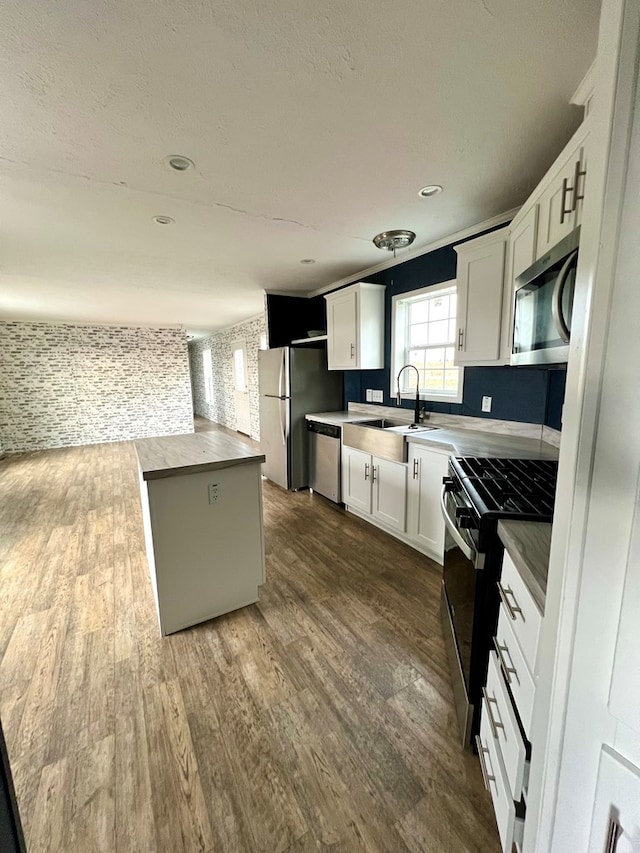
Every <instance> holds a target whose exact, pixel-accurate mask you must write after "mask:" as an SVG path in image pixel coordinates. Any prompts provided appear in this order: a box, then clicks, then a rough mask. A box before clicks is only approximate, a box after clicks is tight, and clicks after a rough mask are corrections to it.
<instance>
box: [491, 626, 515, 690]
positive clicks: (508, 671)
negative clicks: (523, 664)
mask: <svg viewBox="0 0 640 853" xmlns="http://www.w3.org/2000/svg"><path fill="white" fill-rule="evenodd" d="M493 644H494V646H495V647H496V652H497V653H498V659H499V661H500V666H501V667H502V671H503V672H504V677H505V678H506V679H507V684H512V683H513V681H512V678H511V676H512V675H515V677H516V681H517V682H518V684H520V679H519V678H518V670H517V669H516V668H515V667H514V666H507V661H506V660H505V657H504V654H503V652H505V653H506V654H508V655H509V646H507V644H506V643H505V644H504V646H501V645H500V643H499V642H498V638H497V637H494V638H493ZM509 659H511V655H509ZM511 662H512V663H513V661H511Z"/></svg>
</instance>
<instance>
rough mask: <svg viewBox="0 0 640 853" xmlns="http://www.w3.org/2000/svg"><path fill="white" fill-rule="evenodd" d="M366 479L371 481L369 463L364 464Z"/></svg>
mask: <svg viewBox="0 0 640 853" xmlns="http://www.w3.org/2000/svg"><path fill="white" fill-rule="evenodd" d="M364 478H365V480H368V479H369V463H368V462H365V463H364Z"/></svg>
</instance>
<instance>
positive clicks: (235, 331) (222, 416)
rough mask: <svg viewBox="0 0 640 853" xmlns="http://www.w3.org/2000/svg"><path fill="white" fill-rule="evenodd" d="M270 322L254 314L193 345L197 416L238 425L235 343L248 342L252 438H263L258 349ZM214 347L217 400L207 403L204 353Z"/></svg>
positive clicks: (212, 349)
mask: <svg viewBox="0 0 640 853" xmlns="http://www.w3.org/2000/svg"><path fill="white" fill-rule="evenodd" d="M266 331H267V328H266V322H265V318H264V316H263V315H260V316H259V317H253V318H252V319H251V320H247V321H246V322H244V323H239V324H238V325H237V326H232V327H231V328H229V329H225V330H224V331H222V332H217V333H216V334H214V335H211V337H209V338H203V339H201V340H199V341H194V342H193V343H191V344H189V357H190V360H191V382H192V388H193V403H194V411H195V413H196V414H197V415H202V417H204V418H209V420H211V421H215V422H216V423H219V424H222V425H223V426H226V427H229V429H235V428H236V407H235V400H234V382H233V358H232V355H231V346H232V344H233V343H235V342H236V341H245V342H246V345H247V370H248V375H249V381H248V386H249V408H250V413H251V438H254V439H255V440H256V441H259V440H260V399H259V390H258V350H259V349H260V346H261V342H262V340H263V338H264V336H265V335H266ZM207 349H210V350H211V361H212V367H213V401H212V403H211V404H209V403H207V400H206V395H205V387H204V366H203V361H202V353H203V352H204V351H205V350H207Z"/></svg>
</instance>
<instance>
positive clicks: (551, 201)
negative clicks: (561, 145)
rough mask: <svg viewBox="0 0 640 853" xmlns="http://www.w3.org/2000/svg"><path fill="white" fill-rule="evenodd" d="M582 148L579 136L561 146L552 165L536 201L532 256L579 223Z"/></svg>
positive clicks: (583, 171)
mask: <svg viewBox="0 0 640 853" xmlns="http://www.w3.org/2000/svg"><path fill="white" fill-rule="evenodd" d="M586 170H587V164H586V151H585V148H584V147H583V140H581V141H580V144H578V145H576V146H572V147H571V148H570V149H569V151H567V150H566V149H565V151H564V152H563V154H562V155H561V156H560V157H559V158H558V160H557V161H556V164H555V165H554V170H553V172H552V174H551V176H550V179H549V185H548V186H547V188H546V189H545V190H543V192H542V195H541V196H540V199H539V201H538V206H539V208H540V215H539V219H538V237H537V242H536V259H537V258H541V257H542V256H543V255H544V254H545V252H548V251H549V249H552V248H553V247H554V246H555V245H556V243H559V242H560V240H562V238H563V237H566V236H567V234H570V233H571V231H573V229H574V228H575V227H576V225H579V224H580V220H581V217H582V199H583V196H584V189H585V182H586Z"/></svg>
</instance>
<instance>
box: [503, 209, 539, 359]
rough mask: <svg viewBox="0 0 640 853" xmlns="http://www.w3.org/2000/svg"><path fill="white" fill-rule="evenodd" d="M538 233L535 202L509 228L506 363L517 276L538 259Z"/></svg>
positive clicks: (505, 337)
mask: <svg viewBox="0 0 640 853" xmlns="http://www.w3.org/2000/svg"><path fill="white" fill-rule="evenodd" d="M537 234H538V205H537V204H533V205H532V206H531V207H530V208H529V210H528V211H527V212H526V213H525V214H524V215H523V216H522V217H520V218H519V221H518V223H517V225H513V226H511V227H510V228H509V242H508V244H507V268H506V275H505V288H504V301H503V323H502V356H503V360H504V362H505V364H509V361H510V358H511V344H512V332H511V323H512V320H513V300H514V292H515V284H516V278H517V277H518V276H519V275H520V273H521V272H524V271H525V270H526V269H528V268H529V267H530V266H531V264H532V263H533V262H534V261H535V259H536V238H537Z"/></svg>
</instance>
